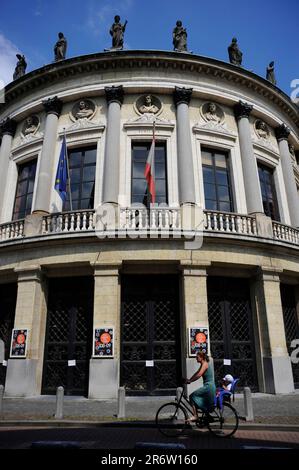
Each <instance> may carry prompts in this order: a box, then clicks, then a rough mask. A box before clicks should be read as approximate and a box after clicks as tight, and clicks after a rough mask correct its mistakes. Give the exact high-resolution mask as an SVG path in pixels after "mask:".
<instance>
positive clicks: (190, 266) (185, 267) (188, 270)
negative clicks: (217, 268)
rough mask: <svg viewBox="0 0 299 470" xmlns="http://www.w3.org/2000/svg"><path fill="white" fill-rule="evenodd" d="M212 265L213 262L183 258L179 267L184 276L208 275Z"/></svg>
mask: <svg viewBox="0 0 299 470" xmlns="http://www.w3.org/2000/svg"><path fill="white" fill-rule="evenodd" d="M210 266H211V262H209V261H206V262H202V263H201V262H200V261H199V262H193V263H191V262H190V261H188V260H181V262H180V266H179V269H180V271H182V273H183V275H184V276H196V277H207V276H208V274H207V269H208V268H209V267H210Z"/></svg>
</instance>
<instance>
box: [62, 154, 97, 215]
mask: <svg viewBox="0 0 299 470" xmlns="http://www.w3.org/2000/svg"><path fill="white" fill-rule="evenodd" d="M68 158H69V170H70V186H71V196H72V210H80V209H93V206H94V187H95V169H96V159H97V150H96V148H95V147H89V148H80V149H74V150H70V151H69V152H68ZM63 210H64V211H70V210H71V205H70V197H69V191H67V199H66V201H65V204H64V207H63Z"/></svg>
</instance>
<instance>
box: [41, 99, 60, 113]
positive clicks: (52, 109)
mask: <svg viewBox="0 0 299 470" xmlns="http://www.w3.org/2000/svg"><path fill="white" fill-rule="evenodd" d="M42 104H43V107H44V109H45V111H46V113H47V114H55V115H56V116H58V117H59V116H60V114H61V110H62V106H63V102H62V101H61V100H60V99H59V98H57V96H54V97H53V98H48V99H47V100H44V101H43V103H42Z"/></svg>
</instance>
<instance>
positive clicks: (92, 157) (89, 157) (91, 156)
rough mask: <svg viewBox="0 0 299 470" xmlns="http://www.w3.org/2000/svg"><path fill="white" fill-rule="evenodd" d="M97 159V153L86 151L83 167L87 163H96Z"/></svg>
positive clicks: (93, 150)
mask: <svg viewBox="0 0 299 470" xmlns="http://www.w3.org/2000/svg"><path fill="white" fill-rule="evenodd" d="M96 159H97V151H96V149H91V150H86V151H85V157H84V165H87V164H89V163H96Z"/></svg>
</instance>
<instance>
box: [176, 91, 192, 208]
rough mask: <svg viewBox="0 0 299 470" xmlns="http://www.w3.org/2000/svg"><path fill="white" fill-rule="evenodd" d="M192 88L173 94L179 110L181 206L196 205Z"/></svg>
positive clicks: (178, 143)
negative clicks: (190, 104) (191, 127)
mask: <svg viewBox="0 0 299 470" xmlns="http://www.w3.org/2000/svg"><path fill="white" fill-rule="evenodd" d="M191 95H192V88H179V87H175V91H174V94H173V99H174V103H175V105H176V108H177V149H178V178H179V198H180V204H188V203H189V204H190V203H191V204H195V185H194V168H193V156H192V145H191V133H190V120H189V103H190V99H191Z"/></svg>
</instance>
